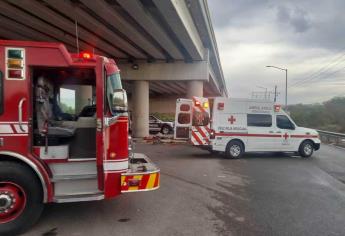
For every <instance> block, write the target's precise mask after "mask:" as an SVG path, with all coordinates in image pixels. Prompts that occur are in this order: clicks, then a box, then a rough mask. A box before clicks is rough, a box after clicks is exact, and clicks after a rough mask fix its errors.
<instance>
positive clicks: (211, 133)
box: [210, 129, 216, 139]
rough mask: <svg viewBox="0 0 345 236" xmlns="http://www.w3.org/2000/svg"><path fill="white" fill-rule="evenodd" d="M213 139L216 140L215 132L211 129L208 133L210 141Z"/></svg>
mask: <svg viewBox="0 0 345 236" xmlns="http://www.w3.org/2000/svg"><path fill="white" fill-rule="evenodd" d="M215 138H216V132H215V131H214V130H213V129H211V131H210V139H215Z"/></svg>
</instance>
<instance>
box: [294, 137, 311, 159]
mask: <svg viewBox="0 0 345 236" xmlns="http://www.w3.org/2000/svg"><path fill="white" fill-rule="evenodd" d="M313 152H314V143H313V142H312V141H310V140H305V141H303V142H302V143H301V145H300V146H299V149H298V153H299V155H300V156H301V157H304V158H308V157H311V155H313Z"/></svg>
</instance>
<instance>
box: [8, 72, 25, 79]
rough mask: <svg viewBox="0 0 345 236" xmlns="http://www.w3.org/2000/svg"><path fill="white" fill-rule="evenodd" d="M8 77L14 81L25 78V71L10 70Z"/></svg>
mask: <svg viewBox="0 0 345 236" xmlns="http://www.w3.org/2000/svg"><path fill="white" fill-rule="evenodd" d="M8 77H9V78H13V79H21V78H23V71H22V70H8Z"/></svg>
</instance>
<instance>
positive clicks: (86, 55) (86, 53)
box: [80, 52, 93, 60]
mask: <svg viewBox="0 0 345 236" xmlns="http://www.w3.org/2000/svg"><path fill="white" fill-rule="evenodd" d="M80 57H81V58H83V59H86V60H89V59H92V58H93V55H92V54H91V53H89V52H82V53H80Z"/></svg>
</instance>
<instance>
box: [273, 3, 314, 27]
mask: <svg viewBox="0 0 345 236" xmlns="http://www.w3.org/2000/svg"><path fill="white" fill-rule="evenodd" d="M277 19H278V21H279V22H281V23H284V24H289V25H291V26H292V27H293V29H294V30H295V31H296V32H298V33H303V32H306V31H307V30H308V29H309V28H310V27H311V22H310V19H309V17H308V14H307V12H306V11H304V10H303V9H300V8H294V9H289V8H287V7H285V6H278V12H277Z"/></svg>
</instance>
